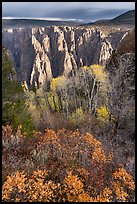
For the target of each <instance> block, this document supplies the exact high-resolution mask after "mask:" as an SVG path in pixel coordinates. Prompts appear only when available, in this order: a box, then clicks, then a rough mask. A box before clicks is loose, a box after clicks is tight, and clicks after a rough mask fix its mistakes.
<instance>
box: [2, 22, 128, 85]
mask: <svg viewBox="0 0 137 204" xmlns="http://www.w3.org/2000/svg"><path fill="white" fill-rule="evenodd" d="M126 33H127V32H126V31H120V30H119V29H116V30H115V31H109V32H104V31H102V30H101V29H100V28H96V27H74V26H73V27H67V26H64V27H62V26H60V27H58V26H50V27H46V28H18V29H7V30H3V32H2V41H3V46H4V47H5V48H6V49H8V50H9V51H10V53H11V58H12V60H13V62H14V66H15V69H16V72H17V75H18V78H19V79H20V80H21V81H25V82H26V83H27V85H28V86H33V85H35V86H39V85H40V84H44V82H45V80H46V79H50V78H52V77H58V76H59V75H62V74H64V75H67V74H69V73H70V72H71V71H72V70H73V69H78V68H79V67H81V66H85V65H87V66H89V65H91V64H102V65H105V64H106V61H107V60H108V58H109V57H110V56H111V54H112V51H113V49H115V47H117V45H118V44H119V42H120V41H121V39H122V38H123V36H124V35H126Z"/></svg>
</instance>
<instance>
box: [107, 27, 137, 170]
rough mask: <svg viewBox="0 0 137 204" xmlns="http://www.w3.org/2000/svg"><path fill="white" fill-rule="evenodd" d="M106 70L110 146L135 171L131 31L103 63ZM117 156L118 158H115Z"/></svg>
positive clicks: (119, 158)
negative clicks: (111, 119) (113, 126)
mask: <svg viewBox="0 0 137 204" xmlns="http://www.w3.org/2000/svg"><path fill="white" fill-rule="evenodd" d="M106 69H107V71H108V72H109V73H110V75H109V78H110V85H111V92H110V98H109V99H110V110H111V113H112V114H113V115H114V116H115V119H116V132H115V137H114V138H113V139H114V141H115V142H114V143H113V144H115V146H114V145H113V147H112V149H114V152H115V156H116V158H118V159H117V161H118V162H120V163H124V165H125V167H126V168H127V169H128V170H129V171H131V172H133V171H134V170H135V166H134V165H135V143H134V138H135V31H134V30H133V31H130V32H129V33H128V34H127V35H126V36H125V38H124V39H123V40H122V41H121V43H120V44H119V46H118V48H117V50H116V51H115V52H113V54H112V56H111V57H110V59H109V60H108V62H107V65H106ZM119 155H120V157H119Z"/></svg>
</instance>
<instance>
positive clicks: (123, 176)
mask: <svg viewBox="0 0 137 204" xmlns="http://www.w3.org/2000/svg"><path fill="white" fill-rule="evenodd" d="M113 177H114V179H118V180H120V181H122V182H123V184H124V185H125V186H128V188H129V189H131V190H134V189H135V182H134V181H133V177H132V176H131V175H130V174H128V173H127V172H126V170H125V169H123V168H119V169H118V170H117V171H115V172H114V173H113Z"/></svg>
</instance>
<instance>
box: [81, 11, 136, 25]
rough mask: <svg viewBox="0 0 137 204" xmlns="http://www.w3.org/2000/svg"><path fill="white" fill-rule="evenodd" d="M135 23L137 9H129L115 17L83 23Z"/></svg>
mask: <svg viewBox="0 0 137 204" xmlns="http://www.w3.org/2000/svg"><path fill="white" fill-rule="evenodd" d="M123 24H126V25H133V26H134V25H135V10H130V11H127V12H125V13H123V14H121V15H119V16H117V17H115V18H113V19H106V20H98V21H95V22H91V23H87V24H83V25H123Z"/></svg>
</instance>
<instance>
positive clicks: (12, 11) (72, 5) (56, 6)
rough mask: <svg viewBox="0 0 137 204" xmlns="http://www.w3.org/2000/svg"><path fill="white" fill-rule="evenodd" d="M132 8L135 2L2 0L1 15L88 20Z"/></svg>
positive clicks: (102, 17)
mask: <svg viewBox="0 0 137 204" xmlns="http://www.w3.org/2000/svg"><path fill="white" fill-rule="evenodd" d="M134 9H135V2H2V17H3V18H5V17H6V18H34V19H35V18H36V19H37V18H39V19H48V20H74V21H75V20H78V21H87V22H88V21H89V22H90V21H96V20H100V19H110V18H114V17H116V16H118V15H120V14H122V13H124V12H126V11H129V10H134Z"/></svg>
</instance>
